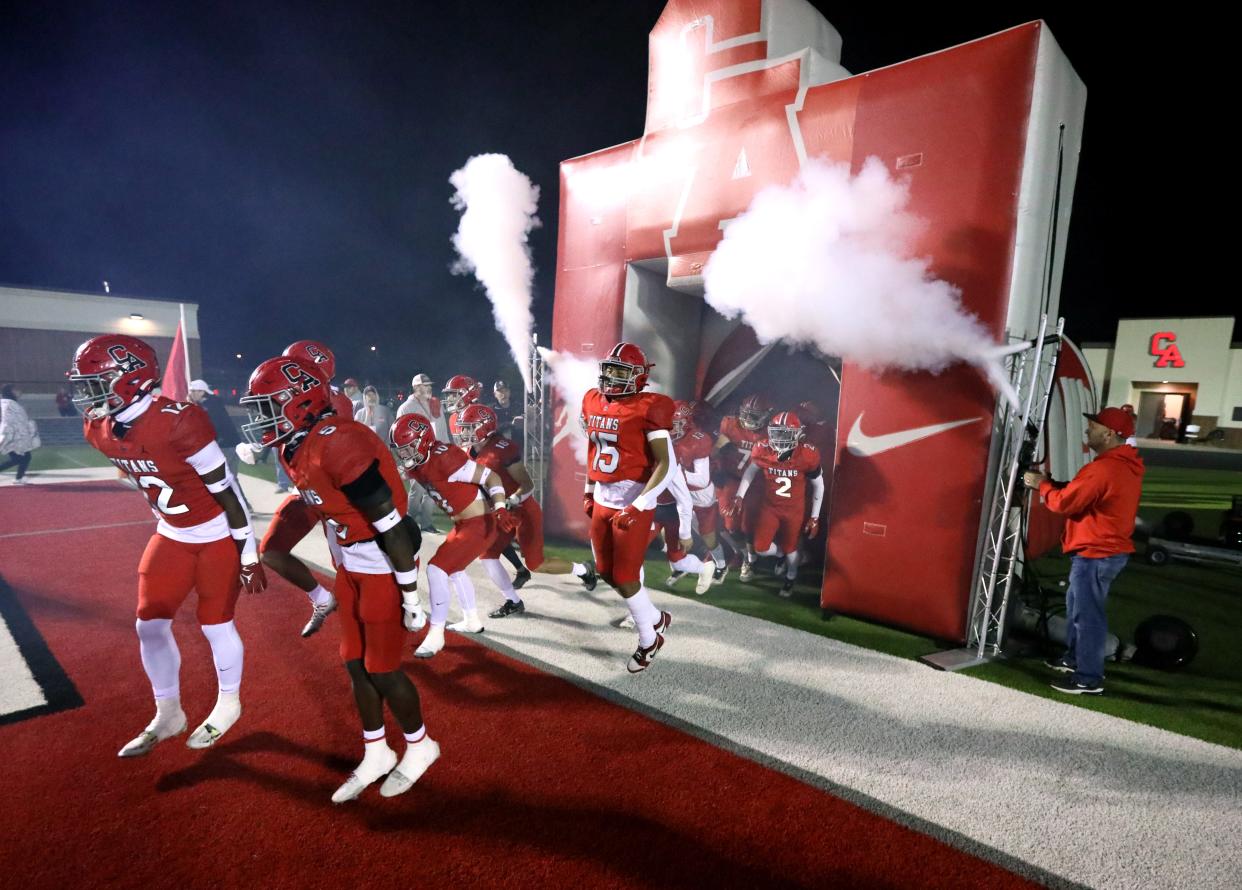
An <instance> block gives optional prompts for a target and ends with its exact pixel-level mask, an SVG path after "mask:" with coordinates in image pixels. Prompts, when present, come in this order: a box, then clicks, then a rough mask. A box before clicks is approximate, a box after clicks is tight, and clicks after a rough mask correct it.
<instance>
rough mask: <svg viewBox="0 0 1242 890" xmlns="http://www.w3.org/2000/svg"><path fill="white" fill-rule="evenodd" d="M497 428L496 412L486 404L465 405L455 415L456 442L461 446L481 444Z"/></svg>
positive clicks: (469, 446) (498, 425)
mask: <svg viewBox="0 0 1242 890" xmlns="http://www.w3.org/2000/svg"><path fill="white" fill-rule="evenodd" d="M499 428H500V421H499V420H498V419H497V417H496V412H495V411H493V410H492V409H491V408H489V407H488V406H487V405H478V404H475V405H467V406H466V407H465V408H464V409H463V410H462V412H461V414H460V415H458V417H457V436H456V439H457V444H458V445H460V446H462V447H463V448H472V447H474V446H475V445H482V444H483V443H484V442H486V441H487V440H488V439H490V438H491V437H492V436H494V435H496V430H498V429H499Z"/></svg>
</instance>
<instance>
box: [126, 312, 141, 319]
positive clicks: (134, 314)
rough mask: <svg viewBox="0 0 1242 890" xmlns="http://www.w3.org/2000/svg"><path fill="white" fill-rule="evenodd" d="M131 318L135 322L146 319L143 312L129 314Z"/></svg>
mask: <svg viewBox="0 0 1242 890" xmlns="http://www.w3.org/2000/svg"><path fill="white" fill-rule="evenodd" d="M129 317H130V318H132V319H133V320H134V321H142V319H143V318H144V316H143V314H142V313H141V312H131V313H129Z"/></svg>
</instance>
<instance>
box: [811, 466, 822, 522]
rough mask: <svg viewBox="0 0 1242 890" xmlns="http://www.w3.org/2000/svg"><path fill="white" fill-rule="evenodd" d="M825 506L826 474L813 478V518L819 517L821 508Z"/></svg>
mask: <svg viewBox="0 0 1242 890" xmlns="http://www.w3.org/2000/svg"><path fill="white" fill-rule="evenodd" d="M822 506H824V474H823V473H822V472H821V473H820V474H819V475H818V476H816V477H815V478H814V479H812V480H811V518H812V519H818V518H819V508H820V507H822Z"/></svg>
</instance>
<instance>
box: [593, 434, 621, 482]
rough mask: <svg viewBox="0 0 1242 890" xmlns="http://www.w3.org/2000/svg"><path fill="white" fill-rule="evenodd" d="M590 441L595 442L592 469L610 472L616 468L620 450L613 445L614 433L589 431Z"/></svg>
mask: <svg viewBox="0 0 1242 890" xmlns="http://www.w3.org/2000/svg"><path fill="white" fill-rule="evenodd" d="M591 441H592V442H594V443H595V461H594V465H593V466H592V469H594V470H598V471H599V472H601V473H611V472H613V471H614V470H616V469H617V465H618V464H620V463H621V452H620V451H618V450H617V449H616V447H615V446H616V444H617V436H616V434H615V433H601V432H599V431H598V430H596V431H594V432H592V433H591Z"/></svg>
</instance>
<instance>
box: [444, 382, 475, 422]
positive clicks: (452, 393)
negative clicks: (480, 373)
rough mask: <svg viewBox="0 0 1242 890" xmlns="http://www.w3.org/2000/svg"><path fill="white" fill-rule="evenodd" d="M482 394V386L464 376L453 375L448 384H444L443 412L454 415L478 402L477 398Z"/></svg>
mask: <svg viewBox="0 0 1242 890" xmlns="http://www.w3.org/2000/svg"><path fill="white" fill-rule="evenodd" d="M482 394H483V384H481V383H479V381H477V380H475V379H474V378H473V377H467V376H466V375H465V374H454V375H453V376H452V377H450V378H449V382H448V383H446V384H444V393H443V396H444V398H443V399H442V400H441V401H442V402H443V403H444V410H445V411H447V412H448V413H449V414H456V413H457V412H458V411H460V410H462V409H463V408H465V407H466V406H467V405H473V404H474V403H475V402H477V401H478V400H479V396H480V395H482Z"/></svg>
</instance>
